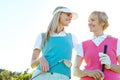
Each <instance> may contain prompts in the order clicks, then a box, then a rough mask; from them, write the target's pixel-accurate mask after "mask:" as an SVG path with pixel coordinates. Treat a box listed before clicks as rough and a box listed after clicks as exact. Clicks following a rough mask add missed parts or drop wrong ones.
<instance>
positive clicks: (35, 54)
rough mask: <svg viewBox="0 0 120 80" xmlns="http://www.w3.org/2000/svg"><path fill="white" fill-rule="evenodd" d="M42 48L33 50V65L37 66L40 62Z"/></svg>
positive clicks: (33, 66)
mask: <svg viewBox="0 0 120 80" xmlns="http://www.w3.org/2000/svg"><path fill="white" fill-rule="evenodd" d="M40 52H41V50H40V49H34V50H33V55H32V59H31V67H32V68H35V67H36V66H37V65H38V64H39V54H40Z"/></svg>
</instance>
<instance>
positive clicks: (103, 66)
mask: <svg viewBox="0 0 120 80" xmlns="http://www.w3.org/2000/svg"><path fill="white" fill-rule="evenodd" d="M106 53H107V45H104V54H106ZM104 68H105V64H103V65H102V72H104Z"/></svg>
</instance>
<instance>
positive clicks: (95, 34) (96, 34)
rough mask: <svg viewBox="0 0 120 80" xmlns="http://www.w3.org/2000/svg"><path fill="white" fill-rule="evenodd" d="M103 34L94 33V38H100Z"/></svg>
mask: <svg viewBox="0 0 120 80" xmlns="http://www.w3.org/2000/svg"><path fill="white" fill-rule="evenodd" d="M103 34H104V33H103V32H97V33H94V36H96V37H98V36H102V35H103Z"/></svg>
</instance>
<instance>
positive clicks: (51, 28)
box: [41, 6, 66, 48]
mask: <svg viewBox="0 0 120 80" xmlns="http://www.w3.org/2000/svg"><path fill="white" fill-rule="evenodd" d="M61 8H66V7H63V6H59V7H57V8H55V10H54V11H53V14H54V12H55V11H56V10H58V9H61ZM60 15H61V12H58V13H56V14H54V15H53V18H52V20H51V22H50V24H49V25H48V29H47V32H46V33H45V36H44V38H43V40H42V45H41V47H42V48H43V47H44V46H45V43H46V41H47V40H48V38H49V36H50V35H52V34H54V33H57V32H60V30H61V27H60V26H59V18H60Z"/></svg>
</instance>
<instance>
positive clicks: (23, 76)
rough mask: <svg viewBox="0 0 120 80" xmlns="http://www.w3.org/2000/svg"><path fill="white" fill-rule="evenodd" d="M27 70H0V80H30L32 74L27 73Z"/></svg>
mask: <svg viewBox="0 0 120 80" xmlns="http://www.w3.org/2000/svg"><path fill="white" fill-rule="evenodd" d="M28 71H29V69H26V70H25V71H24V72H23V73H22V72H12V71H9V70H6V69H0V80H30V78H31V76H32V74H33V72H31V73H28Z"/></svg>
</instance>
